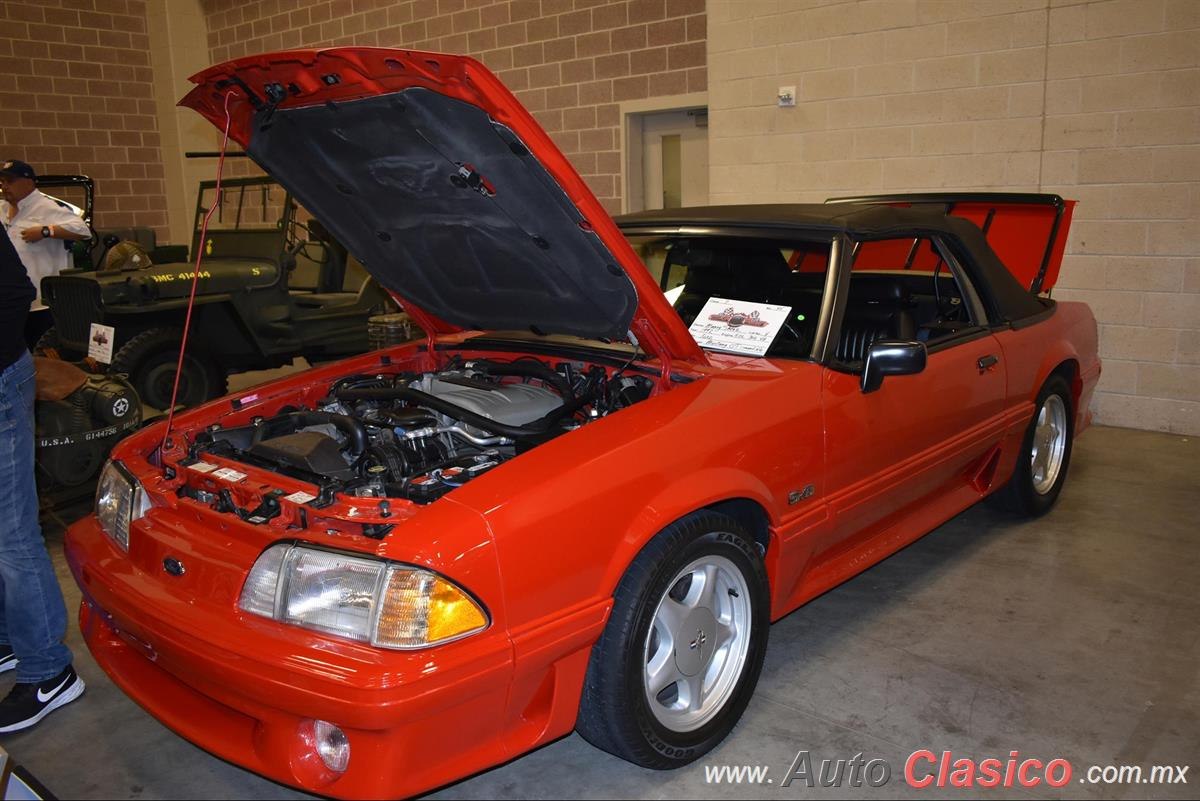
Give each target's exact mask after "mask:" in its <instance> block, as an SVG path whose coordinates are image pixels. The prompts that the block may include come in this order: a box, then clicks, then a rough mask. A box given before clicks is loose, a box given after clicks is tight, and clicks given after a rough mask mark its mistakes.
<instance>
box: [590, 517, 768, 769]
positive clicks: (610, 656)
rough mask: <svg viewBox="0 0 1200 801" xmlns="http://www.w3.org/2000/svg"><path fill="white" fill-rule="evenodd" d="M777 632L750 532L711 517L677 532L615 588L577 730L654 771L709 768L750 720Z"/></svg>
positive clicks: (674, 528) (667, 532)
mask: <svg viewBox="0 0 1200 801" xmlns="http://www.w3.org/2000/svg"><path fill="white" fill-rule="evenodd" d="M710 593H711V594H710ZM706 604H707V605H706ZM714 607H715V609H714ZM714 611H715V612H716V613H717V614H714ZM672 621H674V623H675V626H676V627H675V628H672V625H671V622H672ZM722 622H726V623H727V624H732V625H728V627H723V626H721V623H722ZM769 624H770V599H769V592H768V584H767V574H766V569H765V568H764V567H763V561H762V556H761V554H760V553H759V548H758V545H757V544H756V543H755V542H754V540H753V538H752V537H751V536H750V535H749V534H748V533H747V532H746V530H745V529H744V528H742V526H741V525H740V524H739V523H738V522H737V521H735V520H733V519H732V518H729V517H726V516H725V515H721V514H717V513H715V512H709V511H702V512H697V513H695V514H692V515H689V516H687V517H685V518H683V519H682V520H680V521H678V522H676V523H673V524H672V525H670V526H668V527H667V528H666V529H664V530H663V531H661V532H660V533H659V534H658V535H657V536H655V537H654V539H652V540H651V541H650V542H649V543H648V544H647V545H646V547H645V548H643V549H642V551H641V553H639V554H638V556H637V558H636V559H635V560H634V561H633V564H631V565H630V566H629V569H628V570H627V571H626V573H625V575H624V577H622V579H621V582H620V584H619V585H618V587H617V591H616V593H615V594H614V598H613V610H612V614H611V616H610V617H609V621H608V624H607V625H606V626H605V628H604V633H603V634H602V635H601V636H600V639H599V640H598V641H597V642H596V645H595V646H594V647H593V648H592V654H591V660H590V661H589V663H588V670H587V676H586V678H585V679H584V686H583V697H582V700H581V702H580V709H579V717H578V719H577V721H576V731H578V732H579V734H580V735H581V736H582V737H583V738H584V739H585V740H587V741H588V742H590V743H591V744H592V745H594V746H596V747H597V748H600V749H602V750H604V751H607V752H608V753H610V754H613V755H614V756H618V757H621V758H622V759H625V760H628V761H630V762H633V763H634V764H637V765H641V766H643V767H647V768H654V769H658V770H667V769H671V768H678V767H681V766H683V765H686V764H688V763H689V762H693V761H694V760H696V759H699V758H700V757H702V756H703V755H704V754H706V753H708V752H709V751H710V750H712V749H713V748H714V747H716V745H717V744H718V743H720V742H721V741H722V740H723V739H725V737H726V736H727V735H728V734H729V733H730V732H731V731H732V730H733V727H734V726H735V725H736V724H737V722H738V720H739V719H740V718H741V716H742V713H743V712H744V711H745V710H746V706H747V705H748V704H749V702H750V698H751V696H752V695H753V694H754V688H755V686H756V685H757V684H758V676H759V673H760V672H761V671H762V664H763V657H764V656H765V655H766V650H767V629H768V626H769ZM693 631H694V632H695V633H694V634H693ZM685 632H686V633H685ZM726 638H728V639H726ZM673 643H674V644H673ZM706 643H711V644H712V645H711V646H710V647H712V649H713V650H712V651H710V652H709V653H708V654H705V653H704V646H705V644H706ZM701 677H703V683H707V684H708V685H709V687H708V690H707V691H702V690H701V689H700V685H701V683H702V682H701ZM676 678H677V679H678V680H673V679H676ZM689 699H696V700H695V702H694V703H692V704H691V705H689V703H688V702H689ZM692 707H695V708H694V709H693V708H692Z"/></svg>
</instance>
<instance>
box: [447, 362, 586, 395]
mask: <svg viewBox="0 0 1200 801" xmlns="http://www.w3.org/2000/svg"><path fill="white" fill-rule="evenodd" d="M467 366H468V367H471V368H474V369H476V370H478V371H479V372H481V373H484V374H485V375H510V376H516V377H519V378H536V379H538V380H539V381H543V382H545V383H547V384H550V385H551V386H553V387H554V388H555V389H557V390H558V394H559V395H562V396H563V400H568V399H570V398H573V397H575V393H574V392H572V391H571V385H570V384H568V383H567V379H566V378H564V377H563V376H562V374H561V373H558V372H557V371H555V370H551V369H550V368H549V367H547V366H546V365H544V364H542V363H541V362H535V361H516V362H494V361H492V360H490V359H471V360H470V361H468V362H467Z"/></svg>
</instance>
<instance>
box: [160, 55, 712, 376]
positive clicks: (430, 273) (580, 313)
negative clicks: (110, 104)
mask: <svg viewBox="0 0 1200 801" xmlns="http://www.w3.org/2000/svg"><path fill="white" fill-rule="evenodd" d="M191 80H192V81H193V82H194V83H196V84H197V86H196V88H195V89H193V90H192V91H191V92H189V93H188V95H187V96H186V97H185V98H184V99H183V100H182V101H181V103H180V105H183V106H188V107H190V108H193V109H195V110H196V111H198V112H200V114H202V115H203V116H204V117H205V118H207V119H208V120H209V121H210V122H212V123H213V124H214V125H216V126H217V127H218V128H220V129H223V128H224V126H225V104H226V96H228V107H229V111H230V114H231V125H230V136H231V138H233V139H234V140H235V141H237V142H238V143H240V144H241V145H242V146H243V147H244V148H245V149H246V152H247V153H248V154H249V155H250V156H251V157H252V158H253V159H254V160H255V161H256V162H257V163H258V164H259V165H260V166H261V167H262V168H263V169H264V170H266V171H267V172H268V173H269V174H270V175H271V176H272V177H274V178H275V179H276V180H278V181H279V182H280V183H281V184H282V185H283V186H285V187H286V188H287V189H288V190H290V191H291V193H292V194H293V195H294V196H295V197H296V198H297V199H298V200H299V201H300V202H301V203H303V204H304V206H305V207H306V208H307V209H308V210H309V211H310V212H311V213H312V214H313V215H314V216H316V217H317V218H318V219H320V220H321V222H322V223H323V224H324V225H325V226H326V227H327V228H328V229H329V230H330V231H331V232H332V233H333V235H334V236H336V237H337V238H338V240H339V241H341V242H342V243H343V244H344V245H345V246H346V247H347V248H348V249H349V250H350V251H351V252H352V253H354V254H355V256H357V257H358V258H359V260H361V261H362V262H363V264H364V266H366V268H367V269H368V270H369V271H370V272H371V274H372V275H374V276H375V278H376V279H377V280H378V281H379V282H380V283H381V284H382V285H383V286H385V287H387V288H388V289H389V290H391V291H392V293H393V294H394V295H396V296H397V299H398V300H399V301H400V302H401V303H402V304H403V305H404V307H405V308H406V309H407V310H408V311H409V312H410V313H412V314H413V316H414V318H416V319H417V320H418V322H420V323H421V325H422V326H423V327H425V328H426V329H427V330H430V331H431V332H432V333H450V332H453V331H458V330H464V329H466V330H471V329H480V330H514V329H516V330H526V331H528V330H533V331H535V332H538V333H547V334H550V333H553V334H571V335H575V336H581V337H589V338H599V339H626V340H629V339H636V340H637V342H638V343H639V344H641V346H642V347H643V348H644V349H645V350H646V351H647V352H649V353H651V354H654V355H657V356H659V357H660V358H663V359H692V360H702V359H703V358H704V357H703V352H702V351H701V350H700V348H699V346H698V345H697V344H696V342H695V340H694V339H693V338H692V336H691V335H690V334H689V333H688V331H687V328H686V327H685V326H684V325H683V322H682V321H681V320H680V319H679V317H678V315H677V314H676V313H675V311H674V310H673V309H672V308H671V305H670V304H669V303H668V302H667V300H666V298H665V297H664V296H663V294H662V291H661V290H660V289H659V287H658V285H657V283H656V282H655V281H654V279H653V278H651V277H650V274H649V273H648V272H647V271H646V268H645V266H644V265H643V264H642V263H641V261H640V260H639V259H638V257H637V255H636V254H635V253H634V251H633V250H632V248H631V247H630V246H629V244H628V242H627V241H626V240H625V238H624V237H623V236H622V235H621V233H620V231H619V230H618V229H617V227H616V225H615V224H614V223H613V221H612V219H611V218H610V217H609V215H608V214H607V212H605V210H604V208H603V207H602V206H601V205H600V203H599V201H597V200H596V198H595V196H594V195H593V194H592V193H591V191H590V190H589V189H588V187H587V185H586V184H585V183H584V181H583V179H582V178H580V177H579V174H578V173H576V171H575V169H574V168H573V167H572V166H571V164H570V162H568V161H567V159H566V157H565V156H563V154H562V153H561V152H560V151H559V150H558V148H557V147H556V146H555V145H554V143H553V142H552V141H551V139H550V137H549V136H548V135H547V134H546V132H545V131H543V130H542V128H541V127H540V126H539V125H538V124H537V122H536V121H535V120H534V119H533V117H532V116H531V115H530V114H529V113H528V112H527V111H526V110H525V109H524V108H522V107H521V105H520V103H519V102H518V101H517V100H516V98H514V97H513V95H512V94H511V93H510V92H509V91H508V90H507V89H506V88H505V87H504V86H503V85H502V84H501V83H500V81H499V80H498V79H497V78H496V76H494V75H493V74H492V73H491V72H490V71H488V69H487V68H486V67H484V66H483V65H482V64H480V63H479V62H477V61H475V60H473V59H470V58H466V57H463V56H452V55H443V54H439V53H422V52H415V51H409V50H389V49H383V48H359V47H353V48H335V49H327V50H295V51H289V52H282V53H268V54H264V55H259V56H250V57H246V58H241V59H237V60H235V61H230V62H228V63H225V64H220V65H217V66H214V67H210V68H209V69H207V70H205V71H203V72H201V73H199V74H197V75H195V76H193V77H192V79H191ZM631 335H632V336H631Z"/></svg>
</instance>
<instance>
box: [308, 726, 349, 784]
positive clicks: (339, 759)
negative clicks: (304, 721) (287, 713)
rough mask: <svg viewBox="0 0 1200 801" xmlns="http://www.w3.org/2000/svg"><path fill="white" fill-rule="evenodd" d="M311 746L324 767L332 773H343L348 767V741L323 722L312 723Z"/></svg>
mask: <svg viewBox="0 0 1200 801" xmlns="http://www.w3.org/2000/svg"><path fill="white" fill-rule="evenodd" d="M313 740H314V742H313V745H314V747H316V749H317V755H318V756H320V757H321V761H322V762H324V763H325V767H327V768H329V769H330V770H332V771H333V772H334V773H345V772H346V768H347V767H349V765H350V741H349V740H347V739H346V733H345V732H344V731H342V730H341V729H339V728H338V727H337V726H334V725H333V724H332V723H327V722H325V721H323V720H314V721H313Z"/></svg>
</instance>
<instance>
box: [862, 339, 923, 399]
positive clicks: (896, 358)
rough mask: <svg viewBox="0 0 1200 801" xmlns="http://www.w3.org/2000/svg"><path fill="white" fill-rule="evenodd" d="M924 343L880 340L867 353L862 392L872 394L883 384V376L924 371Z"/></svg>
mask: <svg viewBox="0 0 1200 801" xmlns="http://www.w3.org/2000/svg"><path fill="white" fill-rule="evenodd" d="M926 356H927V353H926V351H925V343H924V342H910V341H905V340H895V339H881V340H879V341H878V342H875V343H873V344H872V345H871V349H870V350H869V351H867V360H866V363H864V364H863V373H862V385H861V386H862V391H863V392H864V393H865V392H874V391H875V390H877V389H879V387H880V385H881V384H883V377H884V376H885V375H912V374H913V373H919V372H921V371H922V370H924V369H925V359H926Z"/></svg>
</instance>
